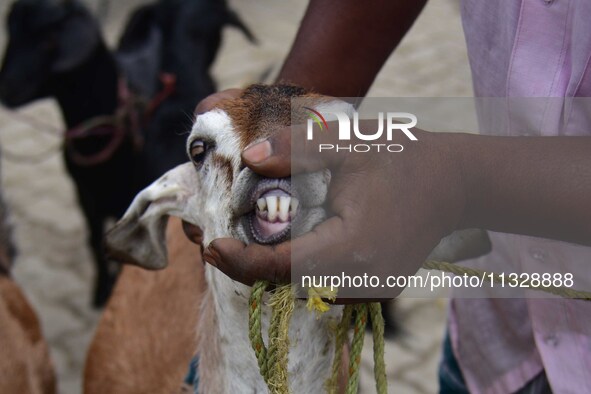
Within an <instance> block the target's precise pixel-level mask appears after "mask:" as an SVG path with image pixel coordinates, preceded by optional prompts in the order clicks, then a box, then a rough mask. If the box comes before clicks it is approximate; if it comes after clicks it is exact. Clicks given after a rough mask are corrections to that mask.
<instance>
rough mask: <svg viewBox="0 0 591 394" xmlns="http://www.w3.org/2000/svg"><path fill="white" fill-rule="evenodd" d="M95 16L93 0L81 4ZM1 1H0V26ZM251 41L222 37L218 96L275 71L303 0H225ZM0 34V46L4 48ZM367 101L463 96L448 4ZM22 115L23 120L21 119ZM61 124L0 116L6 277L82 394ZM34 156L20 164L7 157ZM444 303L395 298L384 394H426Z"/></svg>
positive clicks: (432, 382)
mask: <svg viewBox="0 0 591 394" xmlns="http://www.w3.org/2000/svg"><path fill="white" fill-rule="evenodd" d="M88 2H89V3H90V4H91V6H92V7H93V9H96V3H97V2H98V1H97V0H88ZM8 3H9V2H8V1H7V0H0V20H2V21H3V20H4V17H5V13H6V10H7V8H8V5H9V4H8ZM110 3H111V5H110V7H109V9H108V13H107V14H106V18H105V23H104V26H105V32H106V36H107V38H108V40H109V42H111V43H113V42H114V40H115V38H116V37H117V35H118V34H119V29H120V27H121V24H122V23H123V21H124V20H125V18H126V15H127V13H128V11H129V10H130V9H131V8H133V7H135V6H136V5H138V4H141V3H144V2H143V1H139V0H130V1H127V0H119V1H117V2H115V1H111V2H110ZM230 3H231V4H232V6H233V8H234V9H236V11H238V12H239V13H240V15H241V16H242V17H243V19H244V20H245V21H246V23H247V24H248V25H249V26H250V27H251V29H252V30H253V32H254V33H255V34H256V36H257V37H258V38H259V40H260V44H259V45H258V46H252V45H250V44H249V43H248V42H247V41H246V40H245V39H244V38H243V37H242V36H241V35H240V34H239V33H238V32H237V31H235V30H232V29H227V31H226V32H225V33H224V44H223V48H222V50H221V52H220V55H219V58H218V59H217V61H216V63H215V66H214V70H213V71H214V75H215V77H216V79H217V81H218V83H219V87H220V88H227V87H236V86H244V85H245V84H248V83H249V82H252V81H255V80H258V79H259V78H260V76H261V75H263V73H264V72H266V71H268V70H276V69H277V68H278V67H279V65H280V64H281V61H282V59H283V57H284V55H285V53H286V52H287V50H288V49H289V43H290V42H291V40H292V38H293V36H294V33H295V31H296V29H297V26H298V22H299V20H300V18H301V16H302V13H303V10H304V8H305V2H303V1H295V0H289V1H274V2H273V1H268V0H267V1H265V0H234V1H231V2H230ZM0 24H2V26H1V27H2V30H0V45H1V46H3V45H4V42H5V40H6V36H5V29H4V26H3V22H0ZM369 95H370V96H431V97H433V96H438V97H449V96H469V95H471V84H470V72H469V66H468V61H467V58H466V48H465V44H464V39H463V35H462V30H461V23H460V19H459V2H458V1H457V0H431V1H430V3H429V4H428V6H427V8H426V9H425V11H424V12H423V14H422V15H421V17H420V19H419V20H418V21H417V23H416V24H415V26H414V27H413V29H412V31H411V33H410V34H409V35H408V36H407V37H406V38H405V40H404V41H403V43H402V44H401V46H400V48H399V49H398V51H397V52H396V54H395V55H394V56H392V58H391V59H390V60H389V61H388V63H387V64H386V66H385V67H384V69H383V70H382V72H381V73H380V75H379V77H378V79H377V80H376V82H375V84H374V86H373V88H372V90H371V91H370V94H369ZM24 116H26V118H23V117H24ZM61 125H62V122H61V119H60V115H59V113H58V112H57V109H56V106H55V103H54V102H53V101H51V100H44V101H41V102H37V103H34V104H32V105H30V106H28V107H26V108H23V109H22V110H20V111H18V113H10V112H6V111H5V110H4V109H0V144H1V148H2V152H3V154H2V163H1V165H2V189H3V192H4V194H5V196H6V200H7V202H8V205H9V208H10V211H11V219H12V222H13V225H14V229H15V241H16V244H17V246H18V249H19V254H18V257H17V260H16V266H15V271H14V274H15V277H16V279H17V281H18V282H19V283H20V284H21V285H22V287H23V288H24V290H25V292H26V294H27V296H28V297H29V299H30V300H31V302H32V304H33V305H34V307H35V308H36V310H37V312H38V314H39V316H40V318H41V321H42V325H43V331H44V333H45V336H46V337H47V340H48V341H49V343H50V346H51V352H52V357H53V360H54V362H55V365H56V367H57V371H58V374H59V385H60V393H62V394H76V393H80V391H81V371H82V368H83V363H84V357H85V351H86V348H87V346H88V343H89V340H90V338H91V337H92V334H93V330H94V327H95V324H96V322H97V319H98V316H99V314H98V312H96V311H93V310H92V309H91V308H90V307H89V305H90V289H91V283H92V280H93V275H94V272H93V266H92V264H91V261H90V253H89V249H88V247H87V244H86V241H85V239H86V236H87V229H86V227H85V223H84V220H83V217H82V216H81V214H80V210H79V207H78V204H77V202H76V198H75V195H74V188H73V185H72V182H71V181H70V179H68V178H67V176H66V175H65V172H64V167H63V164H62V162H61V155H59V154H55V153H49V154H44V152H47V150H50V151H54V152H55V150H56V149H57V144H59V142H60V138H59V132H60V128H61ZM15 155H16V156H33V157H36V158H43V160H40V161H39V160H36V161H38V162H35V163H20V162H18V160H17V161H15V158H14V157H13V156H15ZM446 304H447V300H445V299H402V300H400V301H399V302H398V308H397V309H398V314H399V318H400V320H401V324H402V326H403V329H404V333H403V335H402V336H401V338H399V339H398V340H396V341H390V342H388V344H387V349H386V358H387V368H388V377H389V382H390V391H391V392H397V393H433V392H436V390H437V380H436V370H437V363H438V361H439V356H440V351H439V349H440V343H441V338H442V335H443V330H444V323H445V315H446ZM370 344H371V338H370V337H368V338H367V341H366V351H365V353H364V357H363V360H364V361H363V367H362V373H363V375H362V378H361V382H362V391H363V392H373V391H374V390H373V387H372V381H373V378H372V368H373V364H372V361H371V360H372V359H371V345H370Z"/></svg>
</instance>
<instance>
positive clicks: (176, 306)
mask: <svg viewBox="0 0 591 394" xmlns="http://www.w3.org/2000/svg"><path fill="white" fill-rule="evenodd" d="M166 239H167V246H168V261H169V262H170V264H169V266H168V267H167V268H166V269H164V270H161V271H158V272H152V271H146V270H144V269H141V268H138V267H133V266H127V265H126V266H124V267H123V269H122V271H121V275H120V277H119V279H118V281H117V283H116V284H115V288H114V290H113V295H112V297H111V299H110V300H109V302H108V303H107V305H106V306H105V309H104V312H103V314H102V316H101V319H100V321H99V323H98V326H97V329H96V334H95V336H94V338H93V340H92V343H91V345H90V347H89V350H88V353H87V358H86V363H85V368H84V393H85V394H102V393H109V394H143V393H175V392H178V391H179V389H180V388H181V383H182V381H183V377H184V376H185V374H186V372H187V367H188V365H189V361H190V360H191V357H192V356H193V354H194V351H195V349H196V346H197V338H196V335H195V327H196V324H197V316H198V314H199V299H200V297H201V293H202V292H203V268H202V266H201V264H199V260H198V256H199V254H200V251H199V247H198V246H197V245H195V244H193V243H191V242H190V241H189V240H188V239H187V238H186V237H185V236H184V234H183V230H182V227H181V222H180V220H178V218H171V220H170V221H169V224H168V226H167V230H166Z"/></svg>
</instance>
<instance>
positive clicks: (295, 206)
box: [290, 197, 300, 218]
mask: <svg viewBox="0 0 591 394" xmlns="http://www.w3.org/2000/svg"><path fill="white" fill-rule="evenodd" d="M299 204H300V202H299V201H298V199H297V198H293V197H292V198H291V209H290V213H291V217H292V218H293V217H294V216H295V214H296V212H297V211H298V205H299Z"/></svg>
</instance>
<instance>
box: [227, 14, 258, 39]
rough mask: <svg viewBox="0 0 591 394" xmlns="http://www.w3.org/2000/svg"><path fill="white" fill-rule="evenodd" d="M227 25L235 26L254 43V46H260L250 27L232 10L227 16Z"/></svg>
mask: <svg viewBox="0 0 591 394" xmlns="http://www.w3.org/2000/svg"><path fill="white" fill-rule="evenodd" d="M226 23H227V24H228V25H230V26H234V27H235V28H237V29H238V30H240V31H241V32H242V33H244V35H245V36H246V38H247V39H248V41H250V42H252V43H253V44H258V40H257V38H256V37H255V36H254V34H252V32H251V31H250V29H249V28H248V26H246V24H245V23H244V22H243V21H242V19H240V17H239V16H238V14H237V13H236V12H234V11H232V10H228V11H227V14H226Z"/></svg>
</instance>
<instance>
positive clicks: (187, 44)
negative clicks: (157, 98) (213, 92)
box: [159, 0, 254, 74]
mask: <svg viewBox="0 0 591 394" xmlns="http://www.w3.org/2000/svg"><path fill="white" fill-rule="evenodd" d="M159 6H160V8H161V9H162V12H160V13H159V15H160V16H161V19H160V25H161V26H162V28H163V32H164V40H165V42H166V43H167V45H166V46H165V53H163V58H162V60H163V64H162V66H163V68H164V69H165V70H168V71H169V72H172V73H175V74H178V73H183V72H191V73H195V72H196V71H197V72H201V73H206V72H207V70H208V69H209V67H210V66H211V64H212V63H213V61H214V59H215V56H216V54H217V52H218V49H219V46H220V43H221V35H222V29H223V28H224V26H227V25H232V26H235V27H238V28H239V29H241V30H242V31H243V32H244V33H245V35H246V36H247V38H248V39H249V40H251V41H254V37H253V36H252V34H251V33H250V31H249V30H248V28H247V27H246V26H245V25H244V23H242V21H241V20H240V19H239V18H238V16H237V15H236V14H235V13H234V12H233V11H232V10H230V9H229V8H228V6H227V4H226V2H225V1H224V0H162V1H161V2H160V4H159ZM172 15H174V16H172Z"/></svg>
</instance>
